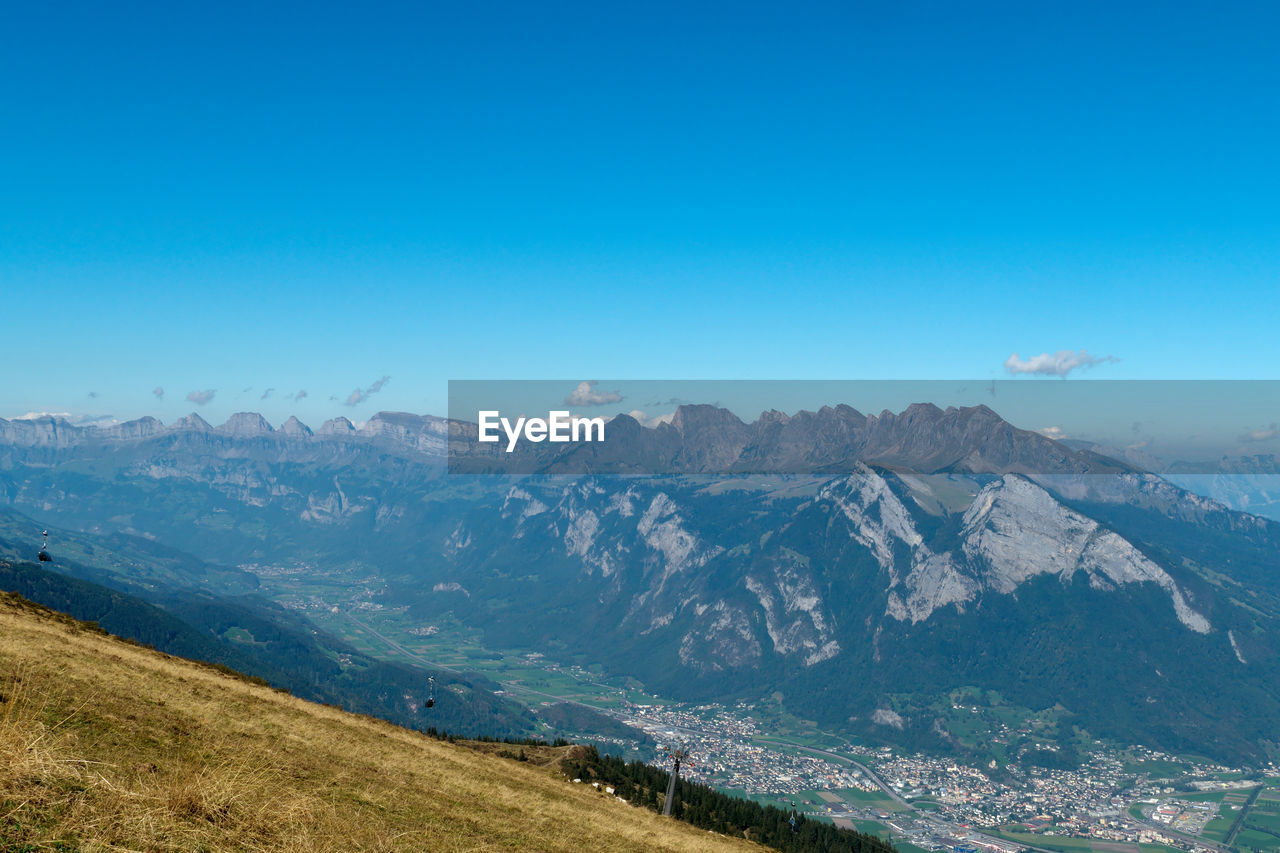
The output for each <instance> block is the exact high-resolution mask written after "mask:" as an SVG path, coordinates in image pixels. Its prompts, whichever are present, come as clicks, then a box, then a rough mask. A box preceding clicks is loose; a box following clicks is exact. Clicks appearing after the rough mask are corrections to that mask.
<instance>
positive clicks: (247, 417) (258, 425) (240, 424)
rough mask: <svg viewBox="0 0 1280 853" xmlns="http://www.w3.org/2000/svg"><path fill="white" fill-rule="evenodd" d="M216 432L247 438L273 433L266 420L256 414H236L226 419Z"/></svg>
mask: <svg viewBox="0 0 1280 853" xmlns="http://www.w3.org/2000/svg"><path fill="white" fill-rule="evenodd" d="M218 432H221V433H225V434H227V435H235V436H240V437H248V436H255V435H266V434H268V433H271V432H275V430H273V429H272V428H271V424H269V423H267V419H266V418H264V417H263V416H262V415H260V414H258V413H257V412H236V413H235V414H234V415H232V416H231V417H229V418H227V422H226V423H224V424H223V425H222V426H220V427H218Z"/></svg>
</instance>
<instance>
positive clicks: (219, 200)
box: [0, 0, 1280, 425]
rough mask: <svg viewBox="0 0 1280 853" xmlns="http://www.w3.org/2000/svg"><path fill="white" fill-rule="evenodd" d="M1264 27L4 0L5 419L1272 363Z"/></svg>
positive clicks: (1275, 128)
mask: <svg viewBox="0 0 1280 853" xmlns="http://www.w3.org/2000/svg"><path fill="white" fill-rule="evenodd" d="M1277 44H1280V5H1277V4H1275V3H1273V2H1258V3H1247V2H1244V3H1230V4H1222V3H1208V2H1206V3H1197V4H1192V3H1178V2H1162V3H1114V2H1109V3H1087V2H1086V3H1081V2H1070V3H1067V2H1063V3H1009V4H981V3H974V4H958V3H937V4H921V3H910V2H907V3H899V2H878V3H839V4H837V3H832V4H792V3H785V4H784V3H760V4H756V3H750V2H735V3H724V4H696V3H695V4H689V3H679V4H662V3H643V4H641V3H637V4H628V5H622V4H611V3H599V2H593V3H581V4H568V3H564V4H560V3H546V4H544V3H510V4H507V3H496V2H487V3H486V2H477V3H432V2H417V3H408V4H403V5H398V4H377V3H362V4H326V3H322V2H312V3H306V4H301V3H300V4H296V5H291V4H287V3H244V4H236V3H222V2H219V3H213V2H208V3H191V2H172V0H167V2H163V3H159V2H157V3H133V4H101V3H96V4H78V3H57V4H54V3H26V4H9V5H8V6H7V7H6V9H5V12H4V20H3V25H2V26H0V104H2V105H3V109H2V110H0V199H2V203H0V318H2V321H3V329H4V334H5V346H4V350H3V354H2V356H0V416H13V415H18V414H22V413H23V412H25V411H28V410H40V411H55V412H58V411H67V412H71V413H73V414H78V415H87V414H111V415H115V416H118V417H136V416H138V415H141V414H152V415H155V416H158V417H160V418H161V419H163V420H165V421H166V422H169V421H172V420H173V419H175V418H176V417H178V416H180V415H182V414H184V413H186V412H187V411H191V410H192V409H197V410H199V411H200V412H201V414H203V415H204V416H205V417H206V418H208V419H209V420H211V421H214V422H215V423H216V422H219V421H221V420H222V419H223V418H225V417H226V415H228V414H230V413H231V412H233V411H237V410H244V409H253V410H260V411H262V412H263V413H264V414H266V415H267V417H268V418H269V419H270V420H272V421H273V422H275V423H279V422H280V421H281V420H283V418H284V417H286V416H287V415H288V414H290V413H293V412H296V413H297V414H299V416H301V417H302V418H303V420H305V421H308V422H310V423H312V424H313V425H314V424H316V423H318V422H319V421H322V420H323V419H325V418H327V417H331V416H333V415H336V414H345V415H347V416H349V417H351V418H352V419H353V420H361V419H364V418H366V417H368V415H370V414H372V413H373V412H375V411H377V410H379V409H398V410H408V411H417V412H424V411H429V412H437V413H439V412H443V410H444V407H445V391H446V380H448V379H449V378H480V377H500V378H508V377H510V378H535V377H539V378H541V377H564V378H571V379H575V380H576V379H589V378H593V377H597V376H599V377H659V378H661V377H720V378H957V377H964V378H984V377H1002V376H1005V375H1006V373H1005V370H1004V367H1003V364H1004V362H1005V360H1006V358H1008V357H1009V355H1010V354H1011V353H1013V352H1015V351H1016V352H1018V353H1020V354H1021V356H1022V357H1023V358H1024V359H1025V358H1028V357H1030V356H1033V355H1036V354H1039V353H1042V352H1054V351H1057V350H1063V349H1071V350H1079V349H1087V350H1088V352H1089V353H1091V354H1093V355H1094V356H1098V357H1101V356H1114V357H1116V358H1118V359H1119V361H1117V362H1114V363H1106V364H1100V365H1098V366H1096V367H1094V368H1092V369H1091V370H1088V371H1085V372H1083V373H1082V374H1073V376H1078V375H1083V376H1086V377H1089V376H1092V377H1098V378H1103V377H1105V378H1275V377H1276V375H1277V370H1276V365H1277V364H1278V363H1280V334H1277V323H1276V316H1277V315H1280V103H1278V101H1280V58H1278V56H1280V51H1277V50H1276V45H1277ZM383 376H389V377H390V379H389V380H388V381H387V382H386V383H385V384H384V385H383V386H382V387H381V389H380V390H379V391H378V392H377V393H376V394H373V395H370V396H369V397H368V398H367V399H366V400H365V401H364V402H363V403H361V404H359V405H356V406H346V405H344V403H345V401H346V400H347V399H348V396H349V395H350V394H351V392H352V391H353V389H368V388H369V387H370V386H372V385H373V384H374V383H375V382H376V381H377V380H378V379H380V378H381V377H383ZM1028 381H1034V380H1028ZM158 387H159V388H163V389H164V391H165V396H164V398H163V399H159V398H157V397H156V396H154V395H153V389H156V388H158ZM268 388H273V389H275V392H274V394H273V395H272V396H271V397H270V398H269V399H266V400H262V399H261V395H262V393H263V392H264V391H265V390H266V389H268ZM246 389H249V390H246ZM302 389H305V390H306V391H307V397H306V399H304V400H301V401H296V400H286V399H283V396H284V395H286V394H293V393H295V392H297V391H298V390H302ZM204 390H215V391H216V394H215V395H214V396H213V398H212V400H211V401H209V402H208V403H207V404H205V405H204V406H203V407H198V406H196V405H195V404H193V403H191V402H188V401H186V400H185V399H184V398H185V396H186V395H187V394H188V393H189V392H192V391H204ZM91 393H93V394H96V395H97V396H95V397H90V396H89V395H90V394H91ZM332 398H336V399H332Z"/></svg>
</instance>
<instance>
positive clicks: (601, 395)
mask: <svg viewBox="0 0 1280 853" xmlns="http://www.w3.org/2000/svg"><path fill="white" fill-rule="evenodd" d="M599 384H600V383H599V382H597V381H596V380H594V379H591V380H589V381H586V382H579V383H578V387H577V388H574V389H573V392H572V393H571V394H569V396H568V397H565V398H564V404H565V405H566V406H604V405H607V404H609V403H621V402H622V395H621V394H619V393H618V392H617V391H603V392H602V391H597V390H596V386H597V385H599Z"/></svg>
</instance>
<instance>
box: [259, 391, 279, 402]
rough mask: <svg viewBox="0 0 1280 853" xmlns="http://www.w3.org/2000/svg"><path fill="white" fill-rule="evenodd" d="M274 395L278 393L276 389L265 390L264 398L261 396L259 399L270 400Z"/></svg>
mask: <svg viewBox="0 0 1280 853" xmlns="http://www.w3.org/2000/svg"><path fill="white" fill-rule="evenodd" d="M274 393H276V389H274V388H268V389H267V390H265V391H263V392H262V396H261V397H259V398H258V399H259V400H269V399H270V398H271V395H272V394H274Z"/></svg>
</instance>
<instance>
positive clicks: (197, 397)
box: [187, 388, 218, 406]
mask: <svg viewBox="0 0 1280 853" xmlns="http://www.w3.org/2000/svg"><path fill="white" fill-rule="evenodd" d="M217 393H218V389H216V388H211V389H209V390H208V391H188V392H187V402H188V403H195V404H196V405H197V406H203V405H204V404H205V403H207V402H209V401H210V400H212V399H213V395H214V394H217Z"/></svg>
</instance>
